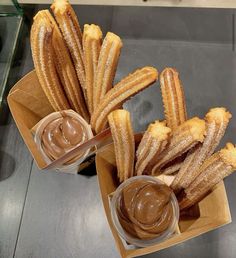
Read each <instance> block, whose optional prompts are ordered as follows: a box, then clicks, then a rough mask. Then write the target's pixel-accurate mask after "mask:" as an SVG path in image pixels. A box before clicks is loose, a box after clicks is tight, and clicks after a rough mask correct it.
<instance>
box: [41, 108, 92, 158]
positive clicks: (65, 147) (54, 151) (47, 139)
mask: <svg viewBox="0 0 236 258" xmlns="http://www.w3.org/2000/svg"><path fill="white" fill-rule="evenodd" d="M61 115H62V116H61V117H59V118H56V119H54V120H52V121H51V122H49V123H48V124H47V125H46V126H45V128H44V130H43V133H42V135H41V142H42V149H43V150H44V152H45V154H46V155H47V156H48V157H49V158H50V159H52V160H55V159H57V158H59V157H60V156H62V155H63V154H65V153H66V152H68V151H70V150H71V149H73V148H74V147H75V146H77V145H79V144H82V143H83V142H85V141H86V140H87V139H88V136H87V134H86V130H85V128H84V126H83V125H82V124H81V123H80V121H78V120H76V119H75V118H73V117H71V116H69V115H66V113H64V112H62V113H61ZM81 156H82V154H81ZM78 158H79V157H77V159H78ZM69 163H70V162H69Z"/></svg>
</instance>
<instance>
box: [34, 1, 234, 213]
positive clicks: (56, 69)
mask: <svg viewBox="0 0 236 258" xmlns="http://www.w3.org/2000/svg"><path fill="white" fill-rule="evenodd" d="M51 11H52V12H50V11H49V10H42V11H39V12H38V13H37V14H36V16H35V17H34V22H33V25H32V29H31V49H32V56H33V61H34V66H35V70H36V73H37V76H38V79H39V82H40V85H41V86H42V89H43V91H44V93H45V95H46V96H47V98H48V100H49V102H50V104H51V106H52V107H53V109H54V110H55V111H61V110H66V109H73V110H75V111H76V112H78V113H79V114H80V115H81V116H82V117H83V118H84V119H85V120H86V121H87V122H88V123H90V124H91V127H92V129H93V132H94V133H95V134H96V133H99V132H101V131H102V130H104V129H105V128H106V127H107V126H108V125H109V126H110V127H111V132H112V137H113V140H114V146H115V155H116V163H117V175H118V178H119V181H120V182H123V181H125V180H126V179H128V178H130V177H132V176H138V175H143V174H148V175H159V174H174V175H175V178H174V180H173V182H172V184H171V188H172V189H173V191H174V192H175V193H176V195H177V196H178V198H179V204H180V208H181V209H186V208H189V207H190V206H192V205H194V204H195V203H196V202H198V201H199V200H201V199H202V198H203V197H204V196H205V195H206V194H207V193H208V192H209V191H210V190H211V189H212V187H213V186H214V185H216V184H217V183H218V182H219V181H221V180H222V179H223V178H224V177H225V176H227V175H229V174H230V173H232V172H233V171H234V170H235V169H236V148H235V147H234V146H233V144H231V143H228V144H227V145H226V147H225V148H223V149H222V150H220V151H218V152H215V150H216V147H217V146H218V144H219V142H220V140H221V138H222V137H223V135H224V133H225V130H226V128H227V125H228V123H229V120H230V118H231V114H230V113H229V112H228V111H227V110H226V109H225V108H223V107H220V108H219V107H217V108H212V109H210V110H209V112H208V113H207V114H206V115H205V118H204V119H200V118H198V117H193V118H188V116H187V110H186V105H185V97H184V91H183V87H182V85H181V81H180V79H179V75H178V72H177V71H176V70H175V69H172V68H166V69H164V71H162V73H161V75H160V85H161V92H162V98H163V104H164V111H165V121H155V122H154V123H152V124H150V125H149V126H148V128H147V130H146V131H145V132H144V134H143V137H142V140H141V142H140V144H139V145H138V148H137V149H135V140H134V132H133V129H132V124H131V118H130V114H129V112H128V111H126V110H123V109H122V104H123V103H124V102H125V101H126V100H127V99H129V98H130V97H132V96H133V95H135V94H136V93H138V92H140V91H141V90H144V89H145V88H147V87H148V86H150V85H151V84H152V83H154V82H155V81H156V80H157V79H158V72H157V70H156V69H155V68H154V67H149V66H146V67H143V68H140V69H137V70H136V71H134V72H133V73H131V74H129V75H127V76H126V77H125V78H123V79H122V80H121V81H120V82H118V83H117V84H116V85H113V81H114V77H115V73H116V69H117V65H118V61H119V56H120V52H121V48H122V41H121V39H120V37H119V36H117V35H115V34H114V33H112V32H108V33H107V34H106V36H105V37H104V39H103V35H102V31H101V29H100V27H99V26H98V25H94V24H91V25H89V24H85V25H84V29H83V31H82V30H81V28H80V25H79V21H78V18H77V16H76V14H75V12H74V10H73V8H72V7H71V5H70V3H69V2H68V1H67V0H54V2H53V4H52V6H51Z"/></svg>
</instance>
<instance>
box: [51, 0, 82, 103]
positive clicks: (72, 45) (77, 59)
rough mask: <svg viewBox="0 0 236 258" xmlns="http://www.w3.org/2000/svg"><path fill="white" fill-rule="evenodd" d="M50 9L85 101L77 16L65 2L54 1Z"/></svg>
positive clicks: (65, 0) (80, 35) (80, 37)
mask: <svg viewBox="0 0 236 258" xmlns="http://www.w3.org/2000/svg"><path fill="white" fill-rule="evenodd" d="M51 9H52V11H53V14H54V16H55V18H56V21H57V23H58V25H59V27H60V30H61V31H62V34H63V37H64V39H65V42H66V44H67V47H68V49H69V52H70V54H71V57H72V60H73V63H74V66H75V70H76V73H77V77H78V79H79V82H80V84H81V87H82V90H83V93H84V97H85V99H86V101H87V94H86V88H85V70H84V54H83V47H82V32H81V29H80V25H79V21H78V19H77V16H76V14H75V12H74V10H73V8H72V6H71V5H70V3H69V1H67V0H54V2H53V4H52V5H51Z"/></svg>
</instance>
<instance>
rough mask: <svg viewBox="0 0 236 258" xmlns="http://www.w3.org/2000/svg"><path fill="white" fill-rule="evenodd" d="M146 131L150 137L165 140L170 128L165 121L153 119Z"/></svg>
mask: <svg viewBox="0 0 236 258" xmlns="http://www.w3.org/2000/svg"><path fill="white" fill-rule="evenodd" d="M147 131H148V132H149V133H150V134H151V136H152V137H154V138H157V139H159V140H166V139H167V138H168V136H169V134H170V133H171V129H170V128H169V127H167V126H166V122H160V121H158V120H157V121H155V122H154V123H151V124H150V125H149V126H148V129H147Z"/></svg>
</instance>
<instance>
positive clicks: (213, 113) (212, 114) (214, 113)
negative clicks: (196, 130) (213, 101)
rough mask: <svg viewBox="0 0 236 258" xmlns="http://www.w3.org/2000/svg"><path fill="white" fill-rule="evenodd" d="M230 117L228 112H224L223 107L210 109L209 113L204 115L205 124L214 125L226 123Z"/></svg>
mask: <svg viewBox="0 0 236 258" xmlns="http://www.w3.org/2000/svg"><path fill="white" fill-rule="evenodd" d="M231 117H232V115H231V114H230V112H228V111H227V110H226V108H224V107H217V108H211V109H210V110H209V112H208V113H207V114H206V116H205V119H206V121H207V122H209V123H211V122H215V123H217V124H218V123H222V121H223V122H224V123H228V122H229V119H230V118H231Z"/></svg>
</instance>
